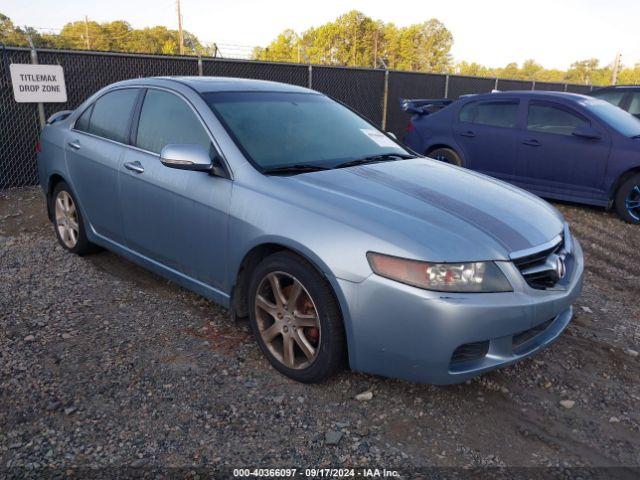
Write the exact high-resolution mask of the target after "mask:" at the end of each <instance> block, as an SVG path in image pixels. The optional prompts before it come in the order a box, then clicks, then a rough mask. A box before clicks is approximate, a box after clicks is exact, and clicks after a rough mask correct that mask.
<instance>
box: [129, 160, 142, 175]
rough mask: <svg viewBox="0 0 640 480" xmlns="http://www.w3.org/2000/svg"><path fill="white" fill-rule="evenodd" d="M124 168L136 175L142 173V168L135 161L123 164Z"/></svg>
mask: <svg viewBox="0 0 640 480" xmlns="http://www.w3.org/2000/svg"><path fill="white" fill-rule="evenodd" d="M124 168H126V169H127V170H131V171H133V172H136V173H142V172H144V167H143V166H142V164H141V163H140V162H138V161H137V160H136V161H135V162H127V163H125V164H124Z"/></svg>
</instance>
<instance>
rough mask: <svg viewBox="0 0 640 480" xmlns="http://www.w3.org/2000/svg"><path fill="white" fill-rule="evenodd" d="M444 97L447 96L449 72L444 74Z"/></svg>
mask: <svg viewBox="0 0 640 480" xmlns="http://www.w3.org/2000/svg"><path fill="white" fill-rule="evenodd" d="M444 98H449V74H448V73H447V74H446V75H445V76H444Z"/></svg>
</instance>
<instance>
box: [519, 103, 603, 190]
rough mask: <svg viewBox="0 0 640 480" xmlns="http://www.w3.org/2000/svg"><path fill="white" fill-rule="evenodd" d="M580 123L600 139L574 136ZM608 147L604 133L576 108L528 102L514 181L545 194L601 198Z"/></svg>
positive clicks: (557, 104)
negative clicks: (516, 179)
mask: <svg viewBox="0 0 640 480" xmlns="http://www.w3.org/2000/svg"><path fill="white" fill-rule="evenodd" d="M578 127H595V128H597V130H598V131H599V132H600V133H601V134H602V138H600V139H589V138H584V137H578V136H575V135H573V131H574V130H575V129H576V128H578ZM610 146H611V141H610V139H609V136H608V134H607V133H606V131H605V130H604V129H603V128H598V126H597V125H592V122H591V121H590V120H589V119H588V118H587V117H586V116H584V115H582V114H581V113H579V112H577V111H576V110H574V109H572V108H570V107H567V106H565V105H562V104H559V103H555V102H549V101H538V100H531V101H530V102H529V106H528V113H527V124H526V129H524V130H522V132H521V133H520V138H519V145H518V158H519V162H518V164H519V166H518V176H519V179H518V182H519V183H520V184H521V185H522V186H523V187H525V188H530V189H532V190H535V191H536V193H539V194H540V195H543V196H544V195H545V194H546V195H550V196H552V197H559V198H563V197H564V196H565V195H571V196H578V197H581V198H585V199H589V198H599V197H601V196H602V194H603V178H604V173H605V170H606V166H607V160H608V158H609V150H610Z"/></svg>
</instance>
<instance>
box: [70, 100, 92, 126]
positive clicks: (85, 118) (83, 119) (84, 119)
mask: <svg viewBox="0 0 640 480" xmlns="http://www.w3.org/2000/svg"><path fill="white" fill-rule="evenodd" d="M92 110H93V105H91V106H90V107H89V108H87V109H86V110H85V111H84V112H82V115H80V118H78V120H76V124H75V126H74V128H75V129H76V130H80V131H81V132H88V131H89V119H90V118H91V111H92Z"/></svg>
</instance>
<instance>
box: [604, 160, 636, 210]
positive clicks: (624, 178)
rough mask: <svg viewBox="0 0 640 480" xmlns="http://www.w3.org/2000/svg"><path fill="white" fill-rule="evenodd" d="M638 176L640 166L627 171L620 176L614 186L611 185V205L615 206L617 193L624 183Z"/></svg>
mask: <svg viewBox="0 0 640 480" xmlns="http://www.w3.org/2000/svg"><path fill="white" fill-rule="evenodd" d="M637 174H640V165H636V166H635V167H632V168H630V169H628V170H625V171H624V172H622V173H621V174H620V175H618V178H617V179H616V181H615V182H613V184H612V185H611V189H610V190H609V201H610V203H611V204H613V201H614V200H615V197H616V193H617V192H618V189H619V188H620V186H621V185H622V184H623V183H624V182H626V181H627V179H629V177H632V176H633V175H637Z"/></svg>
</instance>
